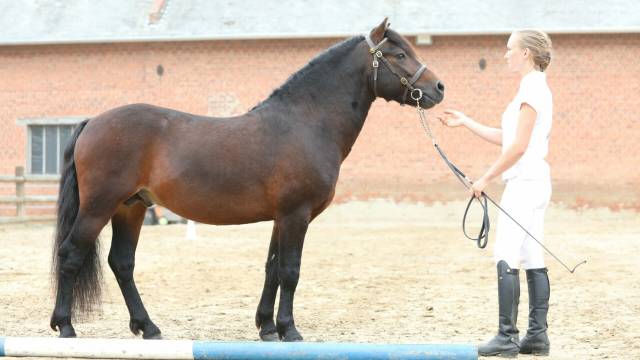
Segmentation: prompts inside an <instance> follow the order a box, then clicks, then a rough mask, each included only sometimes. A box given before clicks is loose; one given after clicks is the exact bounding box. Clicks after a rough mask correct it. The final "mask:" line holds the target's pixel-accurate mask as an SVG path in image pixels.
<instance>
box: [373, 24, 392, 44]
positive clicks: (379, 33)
mask: <svg viewBox="0 0 640 360" xmlns="http://www.w3.org/2000/svg"><path fill="white" fill-rule="evenodd" d="M388 19H389V18H384V20H382V22H381V23H380V25H378V26H376V27H375V28H373V30H371V33H370V34H369V37H371V41H373V43H374V44H377V43H379V42H380V41H382V39H383V38H384V32H385V31H387V28H389V23H388V22H387V20H388Z"/></svg>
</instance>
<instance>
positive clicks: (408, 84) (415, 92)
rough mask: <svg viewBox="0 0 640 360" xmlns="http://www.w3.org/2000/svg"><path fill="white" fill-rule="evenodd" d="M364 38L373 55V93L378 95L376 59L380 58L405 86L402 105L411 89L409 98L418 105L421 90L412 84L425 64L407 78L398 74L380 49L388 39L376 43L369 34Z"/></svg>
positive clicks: (420, 73) (424, 68)
mask: <svg viewBox="0 0 640 360" xmlns="http://www.w3.org/2000/svg"><path fill="white" fill-rule="evenodd" d="M364 39H365V40H366V41H367V44H368V45H369V53H370V54H371V55H372V56H373V94H374V95H375V96H376V97H378V66H379V65H380V63H379V62H378V59H380V60H381V61H382V63H383V64H384V65H385V66H386V67H387V69H389V71H391V73H392V74H393V75H395V76H396V77H398V78H399V79H400V83H401V84H402V85H403V86H405V89H404V94H403V95H402V105H404V104H405V103H406V99H407V94H408V93H409V90H411V98H412V99H413V100H415V101H416V102H417V103H418V105H420V99H422V90H420V89H418V88H414V87H413V84H415V82H416V81H418V79H419V78H420V76H421V75H422V73H423V72H424V71H425V70H426V69H427V67H426V65H424V64H420V68H419V69H418V70H417V71H416V73H415V74H413V76H412V77H411V79H409V80H407V78H406V77H404V76H401V75H399V74H398V73H397V72H395V71H394V70H393V68H392V67H391V64H390V63H389V60H387V59H386V58H385V57H384V54H383V53H382V51H381V50H380V47H381V46H382V44H384V43H385V42H387V40H389V39H388V38H386V37H385V38H383V39H382V40H381V41H380V42H379V43H378V44H377V45H376V44H374V43H373V41H372V40H371V37H370V36H369V34H367V35H365V36H364Z"/></svg>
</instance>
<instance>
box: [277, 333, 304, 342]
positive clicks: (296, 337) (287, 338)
mask: <svg viewBox="0 0 640 360" xmlns="http://www.w3.org/2000/svg"><path fill="white" fill-rule="evenodd" d="M282 341H284V342H298V341H302V335H300V333H299V332H298V331H296V330H293V331H288V332H287V333H286V334H285V335H284V336H283V337H282Z"/></svg>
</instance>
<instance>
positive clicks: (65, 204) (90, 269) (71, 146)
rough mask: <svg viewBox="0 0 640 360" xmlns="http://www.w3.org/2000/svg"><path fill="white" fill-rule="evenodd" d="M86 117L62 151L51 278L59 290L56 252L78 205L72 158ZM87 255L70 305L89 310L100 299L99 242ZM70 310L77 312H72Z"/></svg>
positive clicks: (57, 254)
mask: <svg viewBox="0 0 640 360" xmlns="http://www.w3.org/2000/svg"><path fill="white" fill-rule="evenodd" d="M88 121H89V119H87V120H84V121H83V122H81V123H80V124H78V126H77V127H76V129H75V131H74V132H73V134H72V135H71V139H70V140H69V143H68V144H67V147H66V148H65V150H64V164H63V168H62V174H61V177H60V190H59V194H58V205H57V211H58V223H57V227H56V235H55V242H54V245H53V258H52V269H51V271H52V277H53V283H54V289H55V291H56V293H57V292H58V287H59V286H60V277H61V276H62V269H61V266H60V257H59V252H60V248H61V247H62V244H63V243H64V242H65V240H67V238H68V237H69V234H70V233H71V230H72V229H73V225H74V223H75V220H76V217H77V215H78V208H79V206H80V196H79V192H78V178H77V176H76V165H75V161H74V150H75V147H76V141H77V140H78V137H79V136H80V133H81V132H82V130H83V129H84V127H85V126H86V125H87V122H88ZM90 246H91V248H90V249H89V252H88V254H87V255H86V257H85V259H84V262H83V263H82V265H81V266H80V269H79V272H78V275H77V278H76V281H75V283H74V285H73V308H74V309H75V310H79V311H80V312H89V311H91V309H92V308H93V307H94V305H96V304H97V303H98V302H99V299H100V284H101V281H102V274H101V267H100V257H99V256H98V248H99V246H98V241H97V239H96V241H95V242H93V243H92V245H90ZM73 313H76V311H74V312H73Z"/></svg>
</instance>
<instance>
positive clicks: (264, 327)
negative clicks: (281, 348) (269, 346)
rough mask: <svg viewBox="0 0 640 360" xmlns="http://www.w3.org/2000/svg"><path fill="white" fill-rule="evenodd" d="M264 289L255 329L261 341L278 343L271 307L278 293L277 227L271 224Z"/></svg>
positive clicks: (275, 224)
mask: <svg viewBox="0 0 640 360" xmlns="http://www.w3.org/2000/svg"><path fill="white" fill-rule="evenodd" d="M264 270H265V276H264V288H263V289H262V296H261V297H260V304H258V311H256V327H258V329H260V339H262V340H263V341H278V334H277V332H276V325H275V323H274V322H273V307H274V305H275V302H276V293H277V292H278V225H277V223H276V222H274V223H273V233H272V234H271V243H270V244H269V254H268V255H267V263H266V264H265V268H264Z"/></svg>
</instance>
